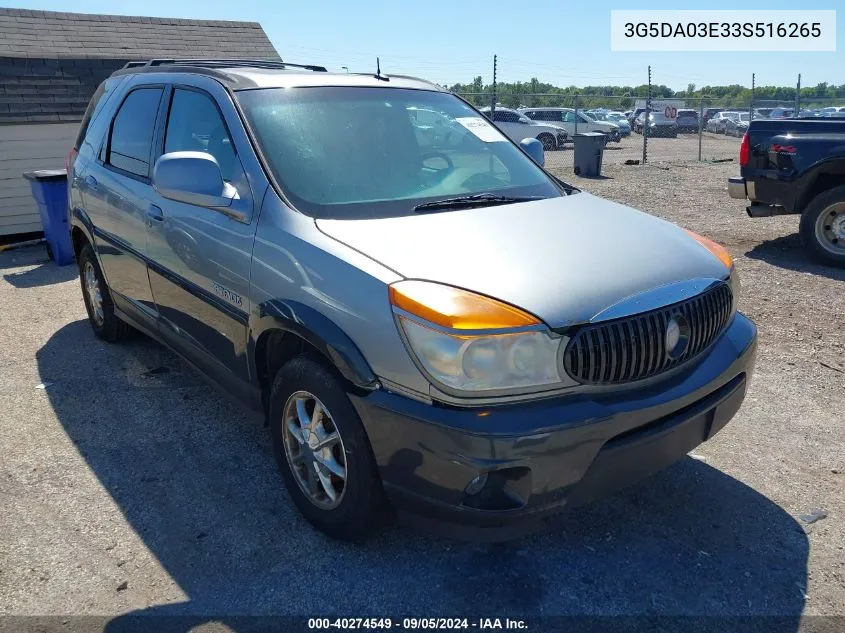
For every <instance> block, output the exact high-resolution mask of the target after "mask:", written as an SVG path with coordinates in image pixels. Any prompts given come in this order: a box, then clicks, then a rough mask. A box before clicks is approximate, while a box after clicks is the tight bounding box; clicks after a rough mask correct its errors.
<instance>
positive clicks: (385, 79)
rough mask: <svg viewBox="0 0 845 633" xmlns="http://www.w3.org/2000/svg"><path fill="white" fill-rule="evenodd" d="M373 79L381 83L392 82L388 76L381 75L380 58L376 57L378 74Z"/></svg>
mask: <svg viewBox="0 0 845 633" xmlns="http://www.w3.org/2000/svg"><path fill="white" fill-rule="evenodd" d="M373 77H375V78H376V79H380V80H381V81H390V78H389V77H388V76H387V75H382V74H381V62H380V61H379V58H378V57H376V74H375V75H373Z"/></svg>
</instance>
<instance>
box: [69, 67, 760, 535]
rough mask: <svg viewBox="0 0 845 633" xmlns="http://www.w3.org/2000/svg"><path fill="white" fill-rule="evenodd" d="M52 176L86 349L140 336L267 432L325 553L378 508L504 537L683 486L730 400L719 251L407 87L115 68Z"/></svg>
mask: <svg viewBox="0 0 845 633" xmlns="http://www.w3.org/2000/svg"><path fill="white" fill-rule="evenodd" d="M419 112H427V113H434V114H432V115H428V117H427V118H426V117H420V116H419ZM434 119H436V126H435V125H434V124H433V123H431V120H434ZM529 143H534V144H536V141H534V140H531V141H530V142H529ZM69 162H70V165H71V168H70V174H69V180H70V192H69V213H70V225H71V230H72V238H73V244H74V249H75V253H76V258H77V261H78V263H79V269H80V277H81V281H82V292H83V295H84V298H85V305H86V308H87V310H88V316H89V318H90V322H91V326H92V327H93V330H94V332H95V334H96V335H97V336H99V337H100V338H102V339H104V340H107V341H118V340H120V339H123V338H125V337H127V336H128V335H130V334H131V333H133V332H134V331H136V330H140V331H141V332H144V333H145V334H147V335H149V336H151V337H153V338H154V339H156V340H159V341H161V342H162V343H164V344H165V345H167V346H169V347H170V348H172V349H173V350H174V351H176V352H177V353H179V354H180V355H182V356H183V357H185V358H186V359H187V360H188V361H190V362H191V363H192V364H193V365H194V366H195V367H196V368H197V369H198V370H199V371H201V372H202V374H203V375H204V376H206V377H207V378H208V379H209V380H210V381H211V382H212V383H215V384H216V385H218V386H219V387H220V388H221V389H223V390H224V391H226V392H227V393H229V394H231V395H232V396H234V398H235V399H237V400H238V401H240V402H242V403H243V404H244V405H245V406H246V407H247V408H248V409H250V410H252V411H254V412H256V413H257V414H258V415H260V416H261V417H263V419H264V420H266V423H267V424H268V426H269V428H270V431H271V433H272V438H273V448H274V451H275V456H276V459H277V461H278V465H279V468H280V470H281V474H282V477H283V479H284V483H285V485H286V487H287V490H288V491H289V493H290V496H291V499H292V500H293V502H294V503H295V504H296V505H297V507H298V508H299V509H300V511H301V512H302V514H303V515H304V516H305V517H306V518H307V519H308V520H309V521H311V522H312V523H313V524H314V525H315V526H317V527H318V528H319V529H321V530H323V531H325V532H327V533H329V534H331V535H333V536H336V537H339V538H347V539H356V538H359V537H361V536H362V535H364V534H365V533H366V531H367V530H368V528H370V527H371V526H372V525H373V521H374V519H375V518H376V517H378V516H380V515H381V512H380V509H381V508H383V507H389V505H388V504H387V503H385V502H386V501H389V502H391V504H392V506H393V507H395V508H396V509H398V510H399V514H400V516H401V517H411V518H412V519H413V520H415V521H416V522H417V523H418V524H419V523H427V524H429V525H431V526H432V527H442V528H449V529H450V532H451V533H454V534H468V535H478V534H479V533H484V537H485V538H507V537H510V536H514V535H516V534H520V533H524V532H525V531H528V530H530V529H534V528H536V527H538V526H540V525H541V523H542V520H543V519H544V518H545V517H546V516H548V515H549V514H552V513H555V512H558V511H560V510H561V509H563V508H565V507H568V506H570V505H574V504H576V503H582V502H584V501H586V500H588V499H590V498H592V497H594V496H595V495H597V494H601V493H604V492H607V491H609V490H613V489H615V488H618V487H621V486H623V485H625V484H629V483H631V482H633V481H635V480H636V479H639V478H641V477H643V476H645V475H647V474H649V473H651V472H653V471H655V470H657V469H659V468H661V467H664V466H666V465H668V464H670V463H672V462H673V461H675V460H677V459H679V458H680V457H682V456H683V455H684V454H685V453H686V452H687V451H689V450H691V449H692V448H693V447H695V446H696V445H698V444H699V443H701V442H702V441H704V440H707V439H709V438H711V437H712V436H713V435H714V434H715V433H716V432H717V431H719V430H720V429H721V428H722V427H723V426H724V425H725V424H726V423H727V422H728V420H730V418H731V417H732V416H733V415H734V413H736V411H737V409H738V408H739V406H740V403H741V401H742V399H743V397H744V395H745V391H746V386H747V385H748V381H749V378H750V375H751V370H752V366H753V358H754V351H755V341H756V330H755V327H754V325H753V324H752V323H751V322H750V321H749V320H748V319H747V318H745V317H744V316H742V315H741V314H739V313H738V312H737V311H736V297H737V290H738V285H737V280H736V274H735V272H734V266H733V262H732V261H731V257H730V255H729V254H728V253H727V251H725V249H723V248H722V247H720V246H718V245H716V244H714V243H713V242H711V241H709V240H707V239H706V238H703V237H700V236H697V235H694V234H692V233H689V232H686V231H684V230H683V229H681V228H678V227H677V226H675V225H673V224H670V223H668V222H665V221H663V220H660V219H657V218H655V217H652V216H650V215H647V214H644V213H640V212H638V211H635V210H633V209H629V208H627V207H624V206H622V205H619V204H615V203H612V202H608V201H606V200H602V199H601V198H597V197H595V196H592V195H590V194H588V193H584V192H580V191H579V190H577V189H576V188H574V187H572V186H570V185H568V184H566V183H564V182H562V181H560V180H558V179H557V178H555V177H554V176H552V175H551V174H549V173H548V172H546V171H545V170H544V169H543V168H542V167H540V166H539V164H538V162H535V160H532V158H531V157H530V155H529V153H528V152H527V151H526V150H525V148H523V147H521V146H519V145H516V144H514V143H512V142H511V141H509V140H508V139H507V138H506V137H505V136H504V135H502V133H501V132H499V131H498V130H497V129H496V128H495V127H494V126H493V125H492V124H491V123H490V122H489V121H488V120H487V119H486V118H485V117H484V116H482V115H481V114H480V113H479V112H478V111H477V110H476V109H475V108H473V107H472V106H471V105H469V104H468V103H466V102H465V101H463V100H461V99H460V98H459V97H457V96H456V95H453V94H451V93H449V92H446V91H444V90H442V89H440V88H439V87H437V86H435V85H433V84H430V83H427V82H425V81H420V80H418V79H413V78H409V77H401V76H390V77H387V76H384V75H381V74H376V75H366V74H347V73H343V74H330V73H327V72H325V69H323V68H320V67H316V66H296V65H294V64H287V63H272V62H232V61H226V60H220V61H208V60H205V61H196V60H193V61H192V60H184V61H179V60H166V61H160V60H159V61H152V62H145V63H133V64H130V65H129V66H128V67H127V68H125V69H123V70H121V71H118V72H116V73H115V74H114V75H113V76H112V77H110V78H109V79H108V80H106V81H105V82H104V83H103V84H102V85H101V86H100V88H99V89H98V91H97V93H96V94H95V95H94V97H93V99H92V101H91V104H90V106H89V108H88V111H87V113H86V115H85V119H84V121H83V123H82V126H81V129H80V132H79V137H78V141H77V143H76V145H75V147H74V149H73V152H72V153H71V156H70V159H69ZM539 162H542V161H539Z"/></svg>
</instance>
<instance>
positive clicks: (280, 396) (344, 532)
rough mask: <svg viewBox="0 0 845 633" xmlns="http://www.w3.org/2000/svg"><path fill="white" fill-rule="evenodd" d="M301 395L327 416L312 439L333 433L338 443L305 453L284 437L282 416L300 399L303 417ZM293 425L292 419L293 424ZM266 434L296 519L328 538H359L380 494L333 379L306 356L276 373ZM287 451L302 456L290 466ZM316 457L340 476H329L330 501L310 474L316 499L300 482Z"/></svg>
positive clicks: (368, 454) (362, 440)
mask: <svg viewBox="0 0 845 633" xmlns="http://www.w3.org/2000/svg"><path fill="white" fill-rule="evenodd" d="M303 394H304V395H303ZM307 396H312V397H313V398H314V402H315V404H316V402H319V404H320V405H321V407H322V409H323V410H324V411H326V412H328V416H326V415H325V414H323V415H322V416H321V420H322V421H321V422H320V423H319V428H316V429H314V430H313V433H314V435H313V437H314V438H318V437H327V435H331V434H332V431H336V432H337V434H338V435H339V439H340V441H339V443H338V442H335V443H333V445H332V446H331V447H330V448H326V449H320V451H314V452H311V449H310V448H306V446H307V442H306V443H304V444H303V443H301V442H298V441H297V440H296V438H295V437H294V436H293V435H292V434H291V433H290V431H289V430H288V424H287V423H286V421H285V417H286V415H285V412H286V411H290V412H296V411H298V407H296V406H295V403H296V401H297V399H305V400H306V404H305V405H304V406H305V409H306V412H308V403H307ZM289 407H290V409H289ZM313 412H314V409H313V408H312V409H311V410H310V412H309V415H310V416H313ZM287 417H290V416H287ZM297 420H298V419H297V418H294V419H293V421H294V423H297ZM296 428H298V430H299V431H302V429H303V427H302V425H301V424H300V425H299V426H298V427H296ZM270 429H271V433H272V436H273V453H274V454H275V457H276V463H277V464H278V467H279V471H280V472H281V475H282V479H283V481H284V484H285V487H286V488H287V491H288V493H289V494H290V496H291V498H292V499H293V502H294V504H295V505H296V507H297V509H298V510H299V511H300V512H301V513H302V515H303V516H304V517H305V518H306V519H307V520H308V521H309V522H310V523H311V524H312V525H313V526H314V527H316V528H317V529H318V530H320V531H321V532H324V533H325V534H327V535H329V536H331V537H333V538H336V539H339V540H344V541H353V542H357V541H360V540H361V539H363V538H364V537H365V536H366V535H367V533H368V532H370V531H371V529H372V528H373V527H374V526H375V523H376V521H375V520H376V518H377V517H378V515H379V510H380V509H381V507H382V506H383V500H384V493H383V492H382V488H381V481H380V479H379V476H378V472H377V470H376V465H375V459H374V458H373V454H372V449H371V447H370V442H369V439H368V438H367V434H366V432H365V431H364V426H363V425H362V424H361V420H360V418H359V417H358V413H357V412H356V411H355V408H354V407H353V406H352V403H351V402H350V400H349V397H348V396H347V395H346V392H345V390H344V388H343V386H342V384H341V382H340V380H339V379H338V378H337V377H336V375H335V374H334V373H333V372H332V371H331V370H330V369H328V368H327V367H326V366H324V365H323V364H322V363H321V362H319V361H318V360H316V359H314V358H312V357H311V356H307V355H305V356H297V357H295V358H293V359H291V360H290V361H288V362H287V363H286V364H285V365H284V366H282V368H281V369H280V370H279V372H278V373H277V374H276V378H275V380H274V381H273V386H272V388H271V391H270ZM320 429H322V430H320ZM303 435H304V436H305V439H307V438H309V437H312V435H311V433H309V432H308V431H307V430H306V431H305V433H304V434H303ZM292 448H293V449H298V450H299V454H300V455H301V456H302V458H301V460H300V461H299V464H298V465H297V464H295V460H296V456H293V457H290V455H291V454H292V453H293V452H295V451H294V450H292ZM326 451H328V455H329V459H328V460H326ZM318 453H321V454H320V455H319V459H320V460H321V464H322V463H328V462H331V460H332V459H333V460H334V462H333V467H335V468H336V467H338V466H342V467H343V470H344V471H345V479H342V480H341V478H340V477H336V476H331V480H330V483H329V487H331V488H332V490H334V491H335V492H334V494H335V495H336V497H337V499H336V500H332V499H330V498H329V496H328V494H327V492H328V488H327V487H326V485H325V484H323V483H321V482H320V478H319V476H316V477H315V475H313V474H312V475H311V477H312V478H313V479H316V481H314V485H313V486H312V490H316V491H317V492H318V494H319V495H320V496H321V498H317V495H315V494H309V493H308V492H306V489H305V488H306V487H307V486H308V483H306V482H305V481H303V480H304V478H305V477H306V476H307V473H308V472H309V469H310V468H312V467H313V468H314V469H315V470H314V471H310V472H312V473H315V472H317V471H318V470H319V469H318V468H317V466H316V465H315V463H316V459H314V458H312V457H311V456H312V455H318ZM341 458H342V461H343V463H342V464H341ZM331 472H334V471H330V470H329V469H324V470H320V474H321V475H331ZM340 481H342V486H341V485H340Z"/></svg>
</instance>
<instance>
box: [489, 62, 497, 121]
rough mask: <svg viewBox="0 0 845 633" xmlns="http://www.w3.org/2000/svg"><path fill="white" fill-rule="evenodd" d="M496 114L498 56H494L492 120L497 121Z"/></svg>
mask: <svg viewBox="0 0 845 633" xmlns="http://www.w3.org/2000/svg"><path fill="white" fill-rule="evenodd" d="M495 113H496V55H493V101H492V102H491V103H490V120H491V121H494V120H495V117H494V115H495Z"/></svg>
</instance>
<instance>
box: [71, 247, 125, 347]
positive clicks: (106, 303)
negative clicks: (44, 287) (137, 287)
mask: <svg viewBox="0 0 845 633" xmlns="http://www.w3.org/2000/svg"><path fill="white" fill-rule="evenodd" d="M78 261H79V280H80V282H81V283H82V297H83V299H84V300H85V310H86V311H87V312H88V321H89V323H91V328H92V329H93V330H94V334H96V335H97V336H98V337H100V338H101V339H103V340H104V341H108V342H110V343H116V342H118V341H122V340H124V339H126V338H128V337H130V336H131V335H132V334H133V333H134V332H135V330H133V329H132V326H130V325H129V324H127V323H125V322H124V321H121V320H120V318H118V316H117V315H116V314H115V313H114V303H113V302H112V298H111V294H110V293H109V288H108V286H107V285H106V280H105V279H104V278H103V272H102V271H101V270H100V265H99V263H97V256H96V255H95V254H94V249H93V248H92V247H91V245H90V244H86V245H85V246H83V247H82V250H81V251H80V253H79V258H78Z"/></svg>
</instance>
